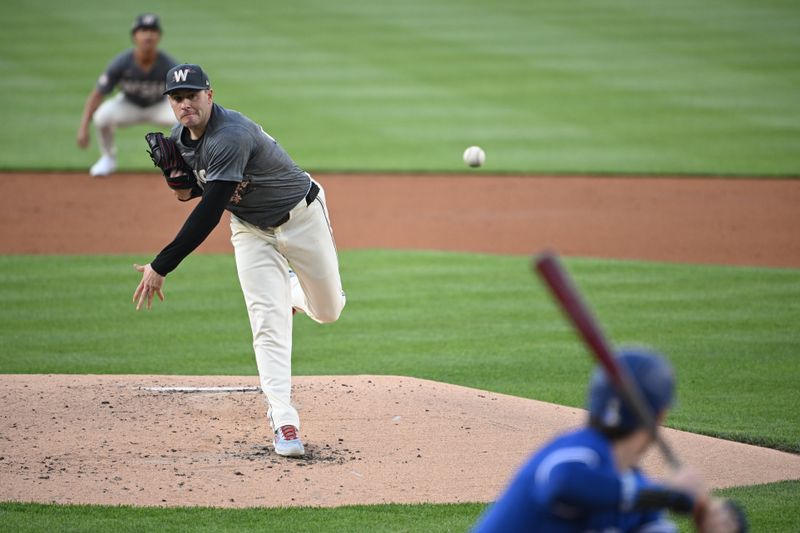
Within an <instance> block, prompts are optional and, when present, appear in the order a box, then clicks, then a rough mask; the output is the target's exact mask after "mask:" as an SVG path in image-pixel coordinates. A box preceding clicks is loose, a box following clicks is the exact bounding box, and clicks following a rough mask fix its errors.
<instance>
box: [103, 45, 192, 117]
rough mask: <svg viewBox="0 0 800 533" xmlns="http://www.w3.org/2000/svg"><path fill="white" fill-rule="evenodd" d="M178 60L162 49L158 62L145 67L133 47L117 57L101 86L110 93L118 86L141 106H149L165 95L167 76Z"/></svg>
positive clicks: (107, 69) (104, 91) (104, 73)
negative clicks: (134, 53)
mask: <svg viewBox="0 0 800 533" xmlns="http://www.w3.org/2000/svg"><path fill="white" fill-rule="evenodd" d="M177 64H178V63H177V62H176V61H175V60H174V59H172V57H170V56H169V55H167V54H165V53H164V52H160V51H159V52H158V56H157V57H156V62H155V64H154V65H153V66H152V67H151V68H150V70H148V71H147V72H145V71H143V70H142V69H141V68H140V67H139V65H137V64H136V61H135V60H134V58H133V50H128V51H126V52H122V53H121V54H119V55H118V56H117V57H115V58H114V59H113V60H112V61H111V63H110V64H109V65H108V67H107V68H106V70H105V72H103V74H101V75H100V78H98V80H97V90H98V91H100V93H101V94H109V93H110V92H111V91H113V90H114V87H116V86H119V90H120V91H121V92H122V94H124V95H125V98H126V99H128V100H130V101H131V102H132V103H134V104H136V105H138V106H139V107H148V106H151V105H153V104H155V103H156V102H160V101H161V100H163V99H164V95H163V94H162V93H163V92H164V79H165V78H166V77H167V72H169V69H171V68H172V67H174V66H175V65H177Z"/></svg>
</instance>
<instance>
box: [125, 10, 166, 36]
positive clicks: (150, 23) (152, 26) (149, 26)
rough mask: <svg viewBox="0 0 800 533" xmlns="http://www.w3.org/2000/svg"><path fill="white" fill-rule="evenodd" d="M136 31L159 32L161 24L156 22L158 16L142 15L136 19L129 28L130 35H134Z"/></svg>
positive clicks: (151, 14)
mask: <svg viewBox="0 0 800 533" xmlns="http://www.w3.org/2000/svg"><path fill="white" fill-rule="evenodd" d="M138 30H156V31H157V32H159V33H160V32H161V23H160V22H159V21H158V15H156V14H155V13H143V14H141V15H139V16H138V17H136V20H134V21H133V26H132V27H131V33H136V32H137V31H138Z"/></svg>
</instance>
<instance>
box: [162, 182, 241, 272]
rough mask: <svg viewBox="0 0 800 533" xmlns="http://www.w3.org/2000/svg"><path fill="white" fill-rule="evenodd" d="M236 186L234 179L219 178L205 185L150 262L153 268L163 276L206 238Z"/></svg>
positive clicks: (176, 266) (215, 225)
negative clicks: (189, 209) (174, 230)
mask: <svg viewBox="0 0 800 533" xmlns="http://www.w3.org/2000/svg"><path fill="white" fill-rule="evenodd" d="M237 185H238V183H237V182H235V181H219V180H214V181H210V182H208V183H207V184H206V186H205V190H204V191H203V197H202V198H201V199H200V202H199V203H198V204H197V206H196V207H195V208H194V210H193V211H192V212H191V214H190V215H189V217H188V218H187V219H186V222H184V224H183V227H182V228H181V230H180V231H179V232H178V235H177V236H176V237H175V240H173V241H172V242H171V243H169V244H168V245H167V247H166V248H164V249H163V250H161V253H159V254H158V256H156V258H155V259H153V261H152V262H151V263H150V266H151V267H152V268H153V270H155V271H156V272H157V273H159V274H161V275H162V276H166V275H167V274H169V273H170V272H172V271H173V270H175V269H176V268H178V265H179V264H180V262H181V261H183V259H184V258H185V257H186V256H187V255H189V254H190V253H192V252H193V251H194V249H195V248H197V247H198V246H200V244H202V242H203V241H204V240H206V237H208V235H209V234H210V233H211V231H212V230H213V229H214V228H215V227H217V224H219V220H220V218H222V213H223V212H224V211H225V206H226V205H228V201H229V200H230V199H231V195H232V194H233V192H234V191H235V190H236V186H237Z"/></svg>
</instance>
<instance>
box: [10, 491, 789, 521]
mask: <svg viewBox="0 0 800 533" xmlns="http://www.w3.org/2000/svg"><path fill="white" fill-rule="evenodd" d="M798 491H800V482H797V481H788V482H782V483H772V484H769V485H758V486H754V487H741V488H735V489H727V490H722V491H717V495H718V496H721V497H726V498H733V499H735V500H736V501H737V502H738V503H739V504H740V505H741V506H742V508H743V509H744V510H745V511H746V513H747V516H748V522H749V524H750V527H751V531H759V532H771V531H774V532H785V531H797V530H798V529H800V518H799V517H800V499H798V497H797V493H798ZM485 507H486V506H485V505H484V504H475V503H472V504H457V505H375V506H351V507H340V508H336V509H314V508H308V507H305V508H288V509H208V508H193V509H188V508H177V509H176V508H169V509H162V508H152V507H150V508H148V507H144V508H143V507H105V506H84V505H68V506H63V505H40V504H17V503H0V523H2V524H3V525H4V526H5V527H7V528H8V529H7V530H8V531H17V532H20V533H23V532H34V531H64V532H68V531H81V532H95V531H97V532H106V531H117V532H120V533H122V532H127V531H131V532H134V531H165V532H172V531H176V532H177V531H193V532H205V531H236V532H246V531H267V530H273V529H279V528H286V527H287V524H291V528H290V529H291V530H292V531H297V532H314V533H327V532H331V533H333V532H340V531H373V532H376V533H390V532H391V533H395V532H397V533H400V532H411V531H420V532H423V531H424V532H430V533H436V532H441V533H445V532H461V531H468V530H469V529H470V527H471V526H472V525H473V524H474V523H475V521H476V520H477V519H478V517H479V516H480V513H481V512H482V511H483V510H484V509H485ZM676 521H677V522H678V525H679V527H680V531H682V532H690V531H694V527H693V526H692V524H691V522H690V521H689V520H688V519H685V518H683V517H680V516H679V517H676Z"/></svg>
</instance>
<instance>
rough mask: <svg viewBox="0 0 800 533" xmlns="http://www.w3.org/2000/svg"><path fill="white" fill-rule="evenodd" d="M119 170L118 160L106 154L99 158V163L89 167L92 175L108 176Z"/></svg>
mask: <svg viewBox="0 0 800 533" xmlns="http://www.w3.org/2000/svg"><path fill="white" fill-rule="evenodd" d="M115 170H117V160H116V159H115V158H113V157H111V156H108V155H104V156H103V157H101V158H100V159H98V160H97V163H95V164H94V165H92V168H90V169H89V174H91V175H92V176H108V175H109V174H111V173H112V172H114V171H115Z"/></svg>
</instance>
